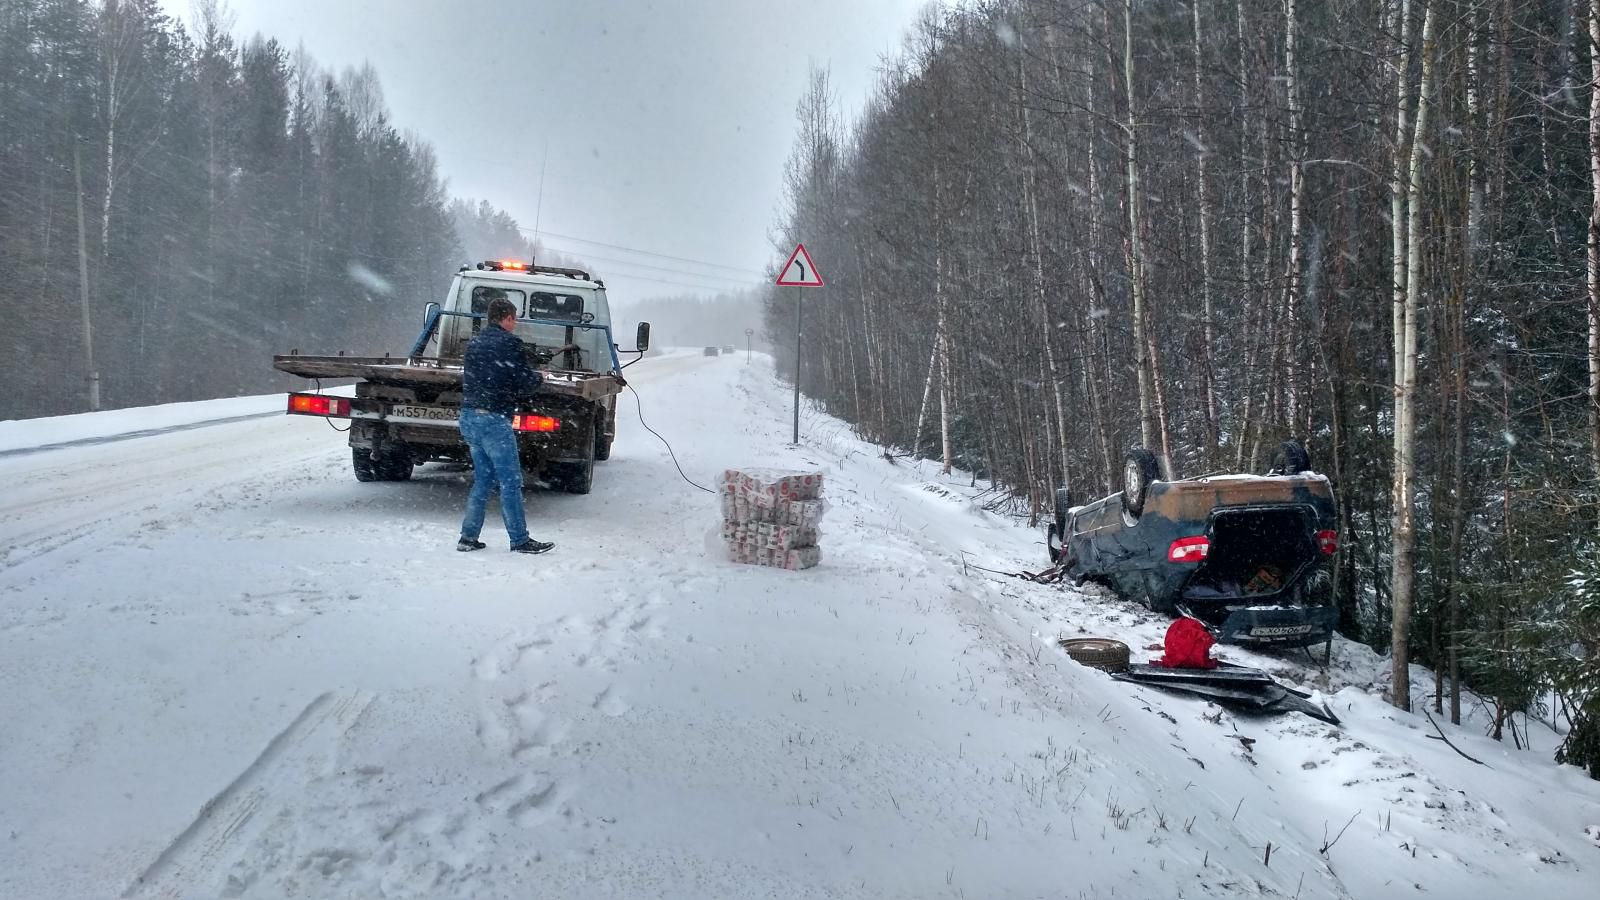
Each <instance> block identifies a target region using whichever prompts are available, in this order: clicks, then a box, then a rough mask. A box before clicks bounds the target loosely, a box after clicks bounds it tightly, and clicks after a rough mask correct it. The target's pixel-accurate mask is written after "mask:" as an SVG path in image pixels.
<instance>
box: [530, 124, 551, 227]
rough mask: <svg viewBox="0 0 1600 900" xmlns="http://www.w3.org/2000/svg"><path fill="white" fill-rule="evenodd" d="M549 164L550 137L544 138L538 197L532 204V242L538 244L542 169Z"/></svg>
mask: <svg viewBox="0 0 1600 900" xmlns="http://www.w3.org/2000/svg"><path fill="white" fill-rule="evenodd" d="M549 164H550V139H549V138H545V139H544V159H543V160H541V161H540V162H539V199H538V200H536V201H534V205H533V243H534V246H535V247H537V246H538V245H539V219H540V217H541V216H543V215H544V170H545V167H546V166H548V165H549Z"/></svg>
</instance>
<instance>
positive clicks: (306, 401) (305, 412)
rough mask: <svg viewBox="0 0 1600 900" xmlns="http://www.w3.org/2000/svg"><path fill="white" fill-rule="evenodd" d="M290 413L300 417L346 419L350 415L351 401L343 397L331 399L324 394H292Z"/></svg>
mask: <svg viewBox="0 0 1600 900" xmlns="http://www.w3.org/2000/svg"><path fill="white" fill-rule="evenodd" d="M289 413H290V414H291V415H299V416H334V417H344V416H348V415H350V401H349V400H346V399H345V398H343V397H329V396H326V395H324V394H290V395H289Z"/></svg>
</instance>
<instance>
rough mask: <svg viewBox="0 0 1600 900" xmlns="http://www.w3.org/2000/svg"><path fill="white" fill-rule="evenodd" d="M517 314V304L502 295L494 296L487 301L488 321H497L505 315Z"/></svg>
mask: <svg viewBox="0 0 1600 900" xmlns="http://www.w3.org/2000/svg"><path fill="white" fill-rule="evenodd" d="M516 314H517V305H516V304H515V303H512V302H511V301H510V300H507V299H506V298H504V297H496V298H494V299H493V300H490V301H489V321H491V322H498V321H500V320H501V319H504V318H505V317H506V316H514V315H516Z"/></svg>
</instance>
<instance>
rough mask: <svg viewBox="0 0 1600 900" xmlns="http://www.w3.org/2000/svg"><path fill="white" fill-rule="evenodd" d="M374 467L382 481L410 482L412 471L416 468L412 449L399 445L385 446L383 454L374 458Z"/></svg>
mask: <svg viewBox="0 0 1600 900" xmlns="http://www.w3.org/2000/svg"><path fill="white" fill-rule="evenodd" d="M372 465H373V468H374V469H375V470H376V471H377V473H378V480H380V481H410V480H411V470H412V469H413V468H415V464H414V463H412V461H411V448H410V447H408V446H406V445H405V444H397V443H389V444H385V445H384V446H383V452H382V453H380V454H378V455H376V456H374V457H373V458H372Z"/></svg>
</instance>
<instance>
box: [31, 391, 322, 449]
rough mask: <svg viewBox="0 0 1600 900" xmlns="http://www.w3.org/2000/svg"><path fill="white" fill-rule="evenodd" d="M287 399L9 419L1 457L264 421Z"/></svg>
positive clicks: (267, 397) (264, 397) (276, 397)
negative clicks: (248, 420) (250, 421)
mask: <svg viewBox="0 0 1600 900" xmlns="http://www.w3.org/2000/svg"><path fill="white" fill-rule="evenodd" d="M353 391H354V389H353V388H351V387H348V386H345V387H334V388H329V389H328V390H327V391H326V393H330V394H341V395H345V396H349V395H351V394H352V393H353ZM286 396H287V395H285V394H261V395H257V396H253V397H231V398H228V399H225V400H198V401H194V402H191V403H167V404H164V405H161V406H141V407H136V408H133V409H114V410H108V411H106V412H97V413H78V414H77V415H71V416H53V417H50V418H44V419H6V420H4V421H0V456H4V455H13V454H18V453H28V452H35V451H40V450H55V449H62V448H64V447H67V446H72V445H81V444H87V443H92V442H95V441H108V440H119V439H127V438H135V437H152V436H154V435H157V434H162V433H166V432H171V431H176V430H179V429H184V428H196V427H201V426H206V425H221V424H228V423H232V422H240V421H244V420H246V419H251V418H264V417H266V416H271V415H278V414H281V413H282V412H283V410H284V405H285V403H286V402H287V401H286V399H285V398H286Z"/></svg>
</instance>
